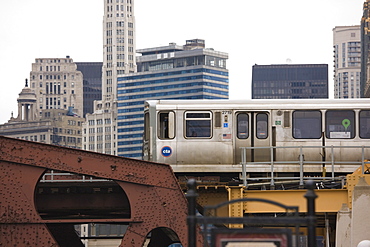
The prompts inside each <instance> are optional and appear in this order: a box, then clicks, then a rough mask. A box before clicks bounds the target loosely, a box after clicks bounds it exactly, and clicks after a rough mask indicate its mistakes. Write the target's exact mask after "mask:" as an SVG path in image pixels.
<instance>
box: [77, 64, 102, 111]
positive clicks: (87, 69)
mask: <svg viewBox="0 0 370 247" xmlns="http://www.w3.org/2000/svg"><path fill="white" fill-rule="evenodd" d="M76 65H77V70H78V71H81V72H82V75H83V116H85V115H86V114H87V113H93V112H94V100H101V96H102V94H101V86H102V85H101V78H102V66H103V63H102V62H77V63H76Z"/></svg>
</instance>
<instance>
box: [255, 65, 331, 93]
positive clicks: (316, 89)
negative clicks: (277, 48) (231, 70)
mask: <svg viewBox="0 0 370 247" xmlns="http://www.w3.org/2000/svg"><path fill="white" fill-rule="evenodd" d="M310 98H317V99H325V98H328V65H327V64H277V65H254V66H253V68H252V99H310Z"/></svg>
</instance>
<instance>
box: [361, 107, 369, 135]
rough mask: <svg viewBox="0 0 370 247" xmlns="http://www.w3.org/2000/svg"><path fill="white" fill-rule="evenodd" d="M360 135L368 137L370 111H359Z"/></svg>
mask: <svg viewBox="0 0 370 247" xmlns="http://www.w3.org/2000/svg"><path fill="white" fill-rule="evenodd" d="M360 137H361V138H364V139H370V111H368V110H367V111H361V112H360Z"/></svg>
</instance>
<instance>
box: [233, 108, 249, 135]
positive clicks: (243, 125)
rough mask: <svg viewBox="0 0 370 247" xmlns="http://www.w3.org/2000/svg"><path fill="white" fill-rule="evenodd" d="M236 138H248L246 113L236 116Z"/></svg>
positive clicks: (247, 117)
mask: <svg viewBox="0 0 370 247" xmlns="http://www.w3.org/2000/svg"><path fill="white" fill-rule="evenodd" d="M236 118H237V122H238V125H237V128H238V129H237V136H238V138H239V139H247V138H248V136H249V131H248V123H249V116H248V114H247V113H239V114H238V115H237V116H236Z"/></svg>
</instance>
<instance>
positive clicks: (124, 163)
mask: <svg viewBox="0 0 370 247" xmlns="http://www.w3.org/2000/svg"><path fill="white" fill-rule="evenodd" d="M47 170H54V171H62V172H67V173H74V174H78V175H86V176H90V177H94V178H99V179H106V180H110V181H114V182H115V183H116V184H118V185H119V186H120V187H121V188H122V190H123V191H124V192H125V194H126V195H127V201H128V202H127V203H128V204H129V205H127V206H128V207H129V208H130V211H129V216H127V217H124V216H120V217H117V216H116V218H114V217H112V215H110V217H108V218H97V217H90V215H88V216H86V215H79V214H77V216H73V217H74V218H71V217H70V218H68V217H67V218H64V217H59V218H48V219H46V218H45V217H42V216H41V215H40V214H39V212H38V211H37V203H35V195H36V187H37V186H36V185H37V183H38V181H39V180H40V179H41V177H42V175H43V174H44V173H45V172H46V171H47ZM91 195H92V196H94V194H91ZM46 196H47V195H46ZM54 196H55V195H54ZM96 197H99V194H96ZM0 198H1V201H0V246H17V247H23V246H45V247H49V246H50V247H51V246H53V247H57V246H60V247H64V246H78V244H75V242H76V241H75V240H76V238H74V237H71V236H69V234H70V233H71V232H73V231H71V229H72V228H70V227H69V226H71V225H74V224H86V223H107V224H128V225H129V227H128V229H127V232H126V234H125V235H124V237H123V239H122V242H121V245H120V246H124V247H142V246H143V244H144V242H145V239H146V237H147V235H148V233H149V232H152V231H153V230H155V229H168V233H169V234H166V232H165V231H163V230H162V231H159V230H158V231H157V230H155V231H153V236H154V237H155V236H164V235H165V236H168V238H167V241H166V242H170V241H173V242H178V241H180V242H181V243H182V245H183V246H184V247H187V246H188V239H187V238H188V234H187V225H186V217H187V210H188V207H187V200H186V198H185V196H184V194H183V192H182V190H181V188H180V185H179V184H178V182H177V179H176V177H175V175H174V174H173V171H172V169H171V167H170V166H169V165H165V164H158V163H153V162H145V161H140V160H134V159H128V158H122V157H117V156H111V155H104V154H99V153H93V152H87V151H82V150H76V149H69V148H64V147H60V146H52V145H46V144H42V143H36V142H28V141H23V140H19V139H12V138H6V137H2V136H0ZM68 198H77V199H75V200H78V196H77V197H76V196H71V197H68ZM84 198H88V197H84ZM43 199H45V197H43ZM125 200H126V199H125ZM46 201H49V202H50V200H47V199H46ZM64 203H66V204H65V205H66V207H67V208H69V210H71V209H72V210H73V206H74V205H78V203H76V201H73V202H72V203H71V204H68V203H69V202H68V200H66V202H64ZM53 206H55V204H53ZM107 206H108V207H109V206H111V205H107ZM50 226H51V227H50ZM61 227H62V228H63V231H64V234H65V235H63V236H57V235H56V234H55V232H60V231H59V230H58V229H61ZM53 233H54V235H53ZM197 243H199V246H200V245H201V244H202V239H201V238H198V239H197ZM151 246H153V247H164V244H163V245H160V244H154V242H153V243H151ZM192 247H193V246H192Z"/></svg>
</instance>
